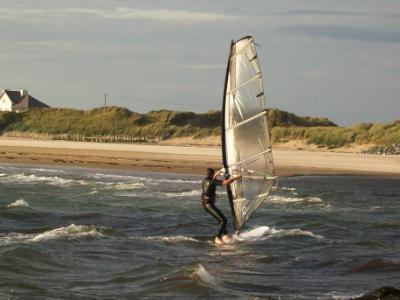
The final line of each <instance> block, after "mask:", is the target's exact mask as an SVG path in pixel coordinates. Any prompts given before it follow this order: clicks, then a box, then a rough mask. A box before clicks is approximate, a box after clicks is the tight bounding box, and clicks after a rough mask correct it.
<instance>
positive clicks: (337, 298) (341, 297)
mask: <svg viewBox="0 0 400 300" xmlns="http://www.w3.org/2000/svg"><path fill="white" fill-rule="evenodd" d="M363 295H364V294H363V293H360V294H342V293H340V292H336V291H333V292H329V293H326V294H325V296H327V297H329V298H331V299H334V300H345V299H357V298H360V297H362V296H363ZM324 299H325V298H324Z"/></svg>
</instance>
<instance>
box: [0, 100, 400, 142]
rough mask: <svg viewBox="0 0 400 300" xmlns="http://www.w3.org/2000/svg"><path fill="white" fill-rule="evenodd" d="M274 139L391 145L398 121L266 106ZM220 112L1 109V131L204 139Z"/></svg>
mask: <svg viewBox="0 0 400 300" xmlns="http://www.w3.org/2000/svg"><path fill="white" fill-rule="evenodd" d="M268 124H269V127H270V128H271V137H272V140H273V141H274V142H287V141H290V140H304V141H306V142H307V143H309V144H315V145H318V146H323V147H328V148H336V147H342V146H346V145H350V144H352V143H360V144H367V143H373V144H376V145H390V144H393V143H400V120H399V121H395V122H391V123H387V124H372V123H366V124H358V125H355V126H352V127H348V128H343V127H338V126H337V125H336V124H335V123H333V122H332V121H330V120H329V119H326V118H313V117H300V116H297V115H295V114H292V113H289V112H285V111H282V110H278V109H270V110H268ZM220 125H221V112H220V111H213V110H210V111H208V112H207V113H200V114H196V113H193V112H179V111H170V110H160V111H151V112H149V113H147V114H139V113H136V112H132V111H130V110H128V109H125V108H120V107H114V106H112V107H101V108H95V109H91V110H78V109H67V108H44V109H32V110H28V111H25V112H22V113H15V112H0V131H1V132H6V131H20V132H32V133H44V134H79V135H85V136H110V135H125V136H134V137H139V138H143V139H145V140H146V139H149V140H166V139H170V138H177V137H188V136H189V137H194V138H203V137H207V136H219V135H220V134H221V129H220Z"/></svg>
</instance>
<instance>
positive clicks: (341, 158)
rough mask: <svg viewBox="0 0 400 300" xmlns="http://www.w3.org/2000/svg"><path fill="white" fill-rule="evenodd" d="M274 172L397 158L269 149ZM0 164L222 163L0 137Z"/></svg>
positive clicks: (362, 170)
mask: <svg viewBox="0 0 400 300" xmlns="http://www.w3.org/2000/svg"><path fill="white" fill-rule="evenodd" d="M273 155H274V161H275V166H276V171H277V175H278V176H292V175H310V174H332V175H333V174H349V175H354V174H359V175H385V176H400V156H380V155H365V154H353V153H333V152H317V151H304V150H286V149H273ZM0 163H9V164H26V165H41V166H45V165H60V166H79V167H94V168H111V169H117V170H118V169H121V170H135V171H157V172H172V173H189V174H203V173H204V170H205V169H206V168H207V167H215V168H220V167H221V166H222V158H221V150H220V148H219V147H193V146H187V147H186V146H161V145H142V144H107V143H85V142H71V141H45V140H26V139H11V138H0Z"/></svg>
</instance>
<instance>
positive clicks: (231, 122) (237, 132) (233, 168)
mask: <svg viewBox="0 0 400 300" xmlns="http://www.w3.org/2000/svg"><path fill="white" fill-rule="evenodd" d="M222 111H223V112H222V114H223V121H222V152H223V160H224V167H225V169H226V171H227V175H229V176H234V175H238V174H241V175H242V179H241V180H237V181H235V182H233V183H232V184H231V185H230V186H229V187H228V195H229V200H230V204H231V209H232V214H233V218H234V224H235V228H236V230H239V229H240V228H241V227H242V226H243V225H244V224H245V222H246V221H247V220H248V218H249V216H250V215H251V214H252V213H253V212H254V211H255V210H256V209H257V208H258V207H259V206H260V204H261V203H262V202H263V201H264V200H265V198H266V197H267V196H268V194H269V193H270V191H271V188H272V186H273V183H274V181H275V180H276V176H275V170H274V165H273V160H272V151H271V140H270V134H269V131H268V123H267V112H266V109H265V97H264V87H263V79H262V74H261V69H260V64H259V61H258V58H257V52H256V46H255V43H254V40H253V38H252V37H250V36H248V37H244V38H242V39H240V40H238V41H237V42H234V41H232V44H231V49H230V55H229V60H228V66H227V73H226V78H225V90H224V101H223V108H222Z"/></svg>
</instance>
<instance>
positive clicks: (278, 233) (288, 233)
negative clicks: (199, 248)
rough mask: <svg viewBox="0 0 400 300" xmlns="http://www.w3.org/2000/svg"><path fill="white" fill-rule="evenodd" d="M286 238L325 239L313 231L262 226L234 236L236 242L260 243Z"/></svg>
mask: <svg viewBox="0 0 400 300" xmlns="http://www.w3.org/2000/svg"><path fill="white" fill-rule="evenodd" d="M286 237H312V238H316V239H323V238H324V237H323V236H321V235H317V234H314V233H312V232H311V231H307V230H301V229H298V228H295V229H275V228H271V227H269V226H260V227H256V228H254V229H252V230H249V231H245V232H241V233H240V234H238V235H237V234H235V235H234V236H233V238H234V240H236V241H239V242H243V241H259V240H266V239H272V238H286Z"/></svg>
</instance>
